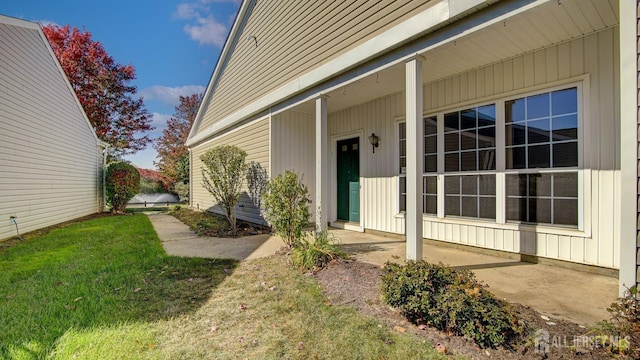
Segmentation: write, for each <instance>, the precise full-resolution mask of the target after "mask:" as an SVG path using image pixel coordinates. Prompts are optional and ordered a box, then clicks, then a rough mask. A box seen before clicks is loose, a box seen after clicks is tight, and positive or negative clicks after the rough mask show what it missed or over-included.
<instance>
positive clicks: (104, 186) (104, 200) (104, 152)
mask: <svg viewBox="0 0 640 360" xmlns="http://www.w3.org/2000/svg"><path fill="white" fill-rule="evenodd" d="M102 145H103V146H104V149H103V150H102V212H104V211H105V210H106V209H107V155H108V152H109V144H108V143H105V142H103V143H102Z"/></svg>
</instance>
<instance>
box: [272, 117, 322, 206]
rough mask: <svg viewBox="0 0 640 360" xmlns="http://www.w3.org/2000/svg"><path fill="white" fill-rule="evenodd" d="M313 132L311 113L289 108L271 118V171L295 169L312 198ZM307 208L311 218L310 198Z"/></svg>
mask: <svg viewBox="0 0 640 360" xmlns="http://www.w3.org/2000/svg"><path fill="white" fill-rule="evenodd" d="M314 133H315V117H314V114H309V113H305V112H301V111H296V110H290V111H286V112H283V113H280V114H276V115H273V116H272V118H271V174H272V176H277V175H279V174H282V173H284V171H285V170H291V171H293V172H295V173H297V174H298V176H301V177H302V182H303V183H304V184H305V185H307V188H308V189H309V198H310V199H315V193H316V192H315V191H316V187H315V185H316V181H315V180H316V178H315V136H314ZM292 149H295V150H292ZM310 211H311V215H312V218H314V217H315V205H314V203H313V202H312V203H311V205H310Z"/></svg>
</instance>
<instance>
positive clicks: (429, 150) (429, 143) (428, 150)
mask: <svg viewBox="0 0 640 360" xmlns="http://www.w3.org/2000/svg"><path fill="white" fill-rule="evenodd" d="M437 152H438V142H437V138H436V137H435V136H427V137H425V138H424V153H425V154H435V153H437Z"/></svg>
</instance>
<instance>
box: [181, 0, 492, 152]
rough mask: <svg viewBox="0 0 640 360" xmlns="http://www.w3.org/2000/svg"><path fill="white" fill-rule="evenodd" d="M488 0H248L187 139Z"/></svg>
mask: <svg viewBox="0 0 640 360" xmlns="http://www.w3.org/2000/svg"><path fill="white" fill-rule="evenodd" d="M487 2H492V1H483V0H472V1H469V0H467V1H464V2H461V1H455V0H449V1H441V0H431V1H426V2H416V1H408V0H403V1H401V0H398V1H393V2H379V1H363V2H334V3H331V4H326V3H323V2H298V1H295V2H294V1H282V2H280V1H260V2H256V1H255V0H245V1H243V3H242V5H241V7H240V11H239V13H238V15H237V17H236V20H235V22H234V25H233V27H232V29H231V32H230V34H229V37H228V38H227V41H226V43H225V45H224V48H223V50H222V53H221V56H220V58H219V60H218V63H217V64H216V67H215V70H214V72H213V75H212V77H211V80H210V82H209V85H208V86H207V90H206V93H205V97H204V99H203V102H202V104H201V106H200V109H199V111H198V115H197V117H196V120H195V122H194V126H193V127H192V129H191V133H190V134H189V138H188V140H187V144H188V145H190V146H191V145H194V144H196V143H199V142H201V141H203V140H205V139H207V138H209V137H211V136H214V135H215V134H217V133H220V132H221V131H224V129H226V128H228V127H230V126H233V125H235V124H237V123H239V122H242V121H244V120H246V119H248V118H250V117H251V116H253V115H256V114H258V113H263V112H264V111H268V109H269V108H270V107H271V106H273V105H275V104H277V103H279V102H282V101H283V100H285V99H287V98H288V97H291V96H293V95H295V94H297V93H301V92H302V91H304V90H306V89H309V88H311V87H312V86H314V85H316V84H319V83H321V82H323V81H326V80H327V79H330V78H332V77H334V76H336V75H338V74H340V73H341V72H344V71H346V70H348V69H350V68H353V67H355V66H357V65H359V64H362V63H364V62H366V61H368V60H370V59H371V58H373V57H375V56H376V55H379V54H381V53H384V52H386V51H389V50H391V49H393V48H395V47H398V46H400V45H402V44H403V43H406V42H408V41H410V40H412V39H414V38H416V37H418V36H421V35H423V34H425V33H427V32H429V31H433V30H434V29H436V28H437V27H439V26H442V24H444V23H445V22H447V21H450V20H452V19H454V18H456V17H458V16H460V14H462V13H464V12H466V11H469V9H471V8H474V7H477V6H479V5H483V4H485V3H487Z"/></svg>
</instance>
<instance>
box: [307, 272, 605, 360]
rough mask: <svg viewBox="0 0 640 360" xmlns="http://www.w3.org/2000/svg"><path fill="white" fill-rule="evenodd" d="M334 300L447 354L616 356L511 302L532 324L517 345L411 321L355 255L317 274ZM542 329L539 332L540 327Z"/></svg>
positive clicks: (580, 330)
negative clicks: (539, 343) (542, 343)
mask: <svg viewBox="0 0 640 360" xmlns="http://www.w3.org/2000/svg"><path fill="white" fill-rule="evenodd" d="M316 278H317V280H318V282H319V283H320V284H321V285H322V287H323V288H324V290H325V292H326V294H327V295H328V296H329V298H330V300H331V303H332V304H334V305H347V306H353V307H355V308H356V309H358V310H359V311H361V312H362V313H364V314H366V315H369V316H373V317H376V318H379V319H381V320H382V321H384V322H385V323H387V324H388V325H389V327H391V328H393V329H395V330H396V331H399V332H410V333H414V334H415V335H417V336H419V337H422V338H424V339H426V340H428V341H430V342H431V343H433V344H434V345H436V344H440V346H441V347H442V346H444V347H445V348H446V349H447V353H448V354H454V355H462V356H466V357H469V358H472V359H609V358H615V357H614V356H613V355H612V354H611V353H609V352H608V351H607V350H606V349H603V348H602V347H599V346H594V344H593V341H594V338H593V337H590V335H592V334H589V329H587V328H585V327H583V326H580V325H578V324H574V323H571V322H569V321H564V320H560V319H553V318H548V317H543V316H542V315H541V314H539V313H537V312H536V311H535V310H533V309H531V308H529V307H526V306H523V305H520V304H512V306H513V309H514V311H515V313H516V315H517V317H518V319H519V321H522V322H524V323H525V324H527V327H528V328H529V331H528V333H529V334H528V336H527V338H525V339H523V340H522V342H521V343H520V344H518V345H517V346H515V348H514V349H504V348H501V349H482V348H480V347H479V346H478V345H476V344H475V343H474V342H473V341H471V340H469V339H466V338H464V337H460V336H453V335H448V334H446V333H444V332H442V331H439V330H436V329H434V328H431V327H426V326H417V325H414V324H412V323H410V322H408V321H407V320H406V319H405V317H404V316H402V314H400V312H399V311H398V310H396V309H393V308H391V307H389V306H388V305H386V304H385V303H384V302H383V300H382V298H381V292H380V286H381V278H382V269H381V268H380V267H379V266H376V265H372V264H367V263H362V262H359V261H354V260H336V261H332V262H331V263H330V264H328V265H327V266H326V267H325V268H324V269H323V270H321V271H319V272H318V273H317V274H316ZM540 329H542V331H548V339H549V352H548V353H546V354H545V353H544V352H540V351H536V348H535V342H534V338H535V336H536V335H538V337H546V336H547V333H546V332H541V331H540ZM537 330H538V332H536V331H537ZM576 340H577V342H574V341H576Z"/></svg>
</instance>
